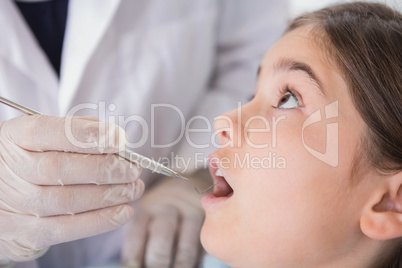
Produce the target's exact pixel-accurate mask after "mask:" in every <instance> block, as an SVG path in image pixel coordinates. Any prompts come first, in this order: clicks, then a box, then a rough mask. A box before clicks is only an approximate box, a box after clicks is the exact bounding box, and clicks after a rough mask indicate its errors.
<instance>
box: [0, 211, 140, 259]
mask: <svg viewBox="0 0 402 268" xmlns="http://www.w3.org/2000/svg"><path fill="white" fill-rule="evenodd" d="M0 214H1V215H0V216H2V217H0V221H8V223H9V224H8V225H6V226H5V228H4V230H2V234H1V236H0V241H1V243H0V254H1V255H3V256H5V257H7V258H9V259H11V260H14V261H23V260H28V259H32V258H34V257H35V256H37V255H38V254H39V255H40V254H41V253H42V252H43V251H44V250H45V249H46V248H47V247H49V246H51V245H55V244H59V243H63V242H68V241H72V240H77V239H81V238H85V237H89V236H93V235H97V234H100V233H104V232H108V231H111V230H113V229H116V228H118V227H120V226H122V225H123V224H125V223H127V222H128V221H130V220H131V218H132V217H133V215H134V209H133V208H132V207H131V206H130V205H127V204H124V205H119V206H114V207H108V208H104V209H100V210H94V211H90V212H86V213H80V214H76V215H63V216H55V217H45V218H38V217H35V216H30V215H23V214H14V213H10V212H5V211H3V212H1V213H0ZM3 216H5V218H3ZM2 226H3V225H2ZM16 232H18V236H16V235H15V234H16Z"/></svg>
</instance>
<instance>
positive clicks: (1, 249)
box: [0, 239, 49, 267]
mask: <svg viewBox="0 0 402 268" xmlns="http://www.w3.org/2000/svg"><path fill="white" fill-rule="evenodd" d="M48 249H49V247H46V248H42V249H32V248H30V247H27V246H26V245H24V244H21V243H20V242H18V241H16V240H12V241H4V240H2V239H0V260H4V261H7V260H8V261H14V262H25V261H29V260H34V259H37V258H39V257H40V256H42V255H44V254H45V253H46V251H47V250H48ZM0 263H1V262H0ZM0 267H2V266H1V265H0Z"/></svg>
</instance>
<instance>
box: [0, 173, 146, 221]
mask: <svg viewBox="0 0 402 268" xmlns="http://www.w3.org/2000/svg"><path fill="white" fill-rule="evenodd" d="M143 192H144V183H143V182H142V181H141V180H136V181H135V182H133V183H128V184H116V185H81V186H78V185H71V186H41V187H39V186H36V187H32V189H31V190H29V192H28V193H23V195H22V196H21V197H20V198H17V199H16V198H12V197H13V196H14V195H13V194H11V195H10V198H6V199H5V201H3V202H4V203H6V204H7V205H8V207H11V208H13V210H14V211H15V212H20V213H24V214H29V215H35V216H38V217H48V216H57V215H68V214H77V213H82V212H86V211H92V210H97V209H101V208H105V207H111V206H116V205H120V204H124V203H128V202H130V201H133V200H136V199H138V198H139V197H140V196H141V195H142V193H143ZM6 194H7V195H9V193H6ZM1 206H2V205H1V203H0V208H1Z"/></svg>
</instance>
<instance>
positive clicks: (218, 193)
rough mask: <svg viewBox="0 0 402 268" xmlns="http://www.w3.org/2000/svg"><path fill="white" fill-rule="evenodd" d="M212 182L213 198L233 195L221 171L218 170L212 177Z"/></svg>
mask: <svg viewBox="0 0 402 268" xmlns="http://www.w3.org/2000/svg"><path fill="white" fill-rule="evenodd" d="M212 178H213V180H214V184H215V187H214V192H213V193H212V194H213V195H214V196H215V197H230V196H232V195H233V189H232V187H231V186H230V185H229V183H228V182H227V181H226V179H225V176H224V175H223V173H222V171H221V170H220V169H219V168H218V169H216V171H215V174H214V175H212Z"/></svg>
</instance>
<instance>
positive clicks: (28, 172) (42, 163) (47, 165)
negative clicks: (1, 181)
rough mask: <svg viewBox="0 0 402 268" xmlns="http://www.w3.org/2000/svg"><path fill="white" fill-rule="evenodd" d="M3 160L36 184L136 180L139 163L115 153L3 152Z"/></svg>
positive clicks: (22, 176)
mask: <svg viewBox="0 0 402 268" xmlns="http://www.w3.org/2000/svg"><path fill="white" fill-rule="evenodd" d="M3 159H4V162H5V164H6V165H7V166H8V167H9V169H10V170H12V171H13V172H14V173H15V174H16V175H17V176H18V177H20V178H22V179H24V180H25V181H29V182H31V183H32V184H36V185H70V184H89V183H94V184H112V183H128V182H133V181H135V180H136V179H137V178H138V177H139V176H140V174H141V167H139V166H137V165H135V164H132V163H130V162H128V161H126V160H124V159H122V158H121V157H119V156H117V155H114V154H102V155H99V154H98V155H95V154H94V155H88V154H80V153H64V152H44V153H38V152H28V151H24V150H21V149H19V150H17V151H15V150H14V151H13V152H11V151H10V152H7V153H4V152H3Z"/></svg>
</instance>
